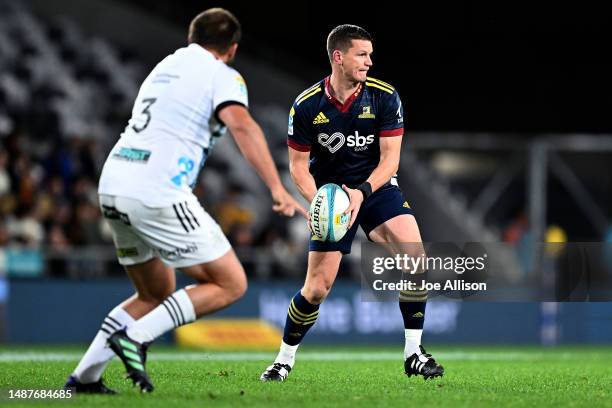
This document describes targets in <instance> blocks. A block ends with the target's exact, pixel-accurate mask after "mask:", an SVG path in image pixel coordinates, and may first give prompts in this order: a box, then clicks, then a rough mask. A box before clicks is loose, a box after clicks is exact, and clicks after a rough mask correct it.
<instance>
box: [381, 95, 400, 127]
mask: <svg viewBox="0 0 612 408" xmlns="http://www.w3.org/2000/svg"><path fill="white" fill-rule="evenodd" d="M379 111H380V112H382V116H381V120H380V127H379V129H378V136H379V137H387V136H402V135H403V134H404V108H403V107H402V101H401V99H400V97H399V94H398V93H397V91H394V92H393V93H392V94H387V93H385V94H384V96H383V98H382V99H381V106H380V109H379Z"/></svg>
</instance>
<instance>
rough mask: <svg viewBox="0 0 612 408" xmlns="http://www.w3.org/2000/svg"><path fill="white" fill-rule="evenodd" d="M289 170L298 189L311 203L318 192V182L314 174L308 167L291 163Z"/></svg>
mask: <svg viewBox="0 0 612 408" xmlns="http://www.w3.org/2000/svg"><path fill="white" fill-rule="evenodd" d="M289 170H290V173H291V178H292V179H293V182H294V183H295V185H296V187H297V189H298V191H299V192H300V194H301V195H302V197H304V198H305V199H306V201H307V202H309V203H310V202H311V201H312V199H313V198H314V196H315V194H316V193H317V184H316V183H315V180H314V178H313V177H312V174H310V171H308V168H303V167H302V166H299V167H298V166H292V165H291V164H290V165H289Z"/></svg>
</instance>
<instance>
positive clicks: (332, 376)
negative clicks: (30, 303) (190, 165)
mask: <svg viewBox="0 0 612 408" xmlns="http://www.w3.org/2000/svg"><path fill="white" fill-rule="evenodd" d="M82 351H83V350H82V349H80V348H75V347H71V348H51V347H47V348H37V349H33V348H25V347H20V348H6V347H5V348H0V388H2V389H3V393H4V394H6V388H20V389H23V388H26V389H32V388H35V389H54V388H59V387H60V386H61V385H62V384H63V383H64V381H65V379H66V377H67V375H68V374H69V373H70V371H71V370H72V369H73V368H74V366H75V365H76V363H77V361H78V359H79V357H80V354H81V353H82ZM429 351H430V352H432V353H434V356H435V357H436V358H437V359H438V361H439V362H441V363H442V364H443V365H444V367H445V369H446V374H445V375H444V377H443V378H441V379H440V378H438V379H435V380H428V381H424V380H423V379H422V378H421V377H419V378H414V377H413V378H407V377H406V376H404V375H403V374H402V373H403V371H402V369H403V368H402V362H401V353H399V354H398V352H397V349H388V348H384V349H381V348H324V349H321V348H312V347H311V348H308V347H306V346H305V347H303V349H302V350H300V354H299V355H298V362H297V364H296V366H295V369H294V371H293V372H292V373H291V375H290V376H289V378H288V380H287V381H286V382H284V383H261V382H259V380H258V378H259V375H260V373H261V371H262V370H263V369H264V368H265V367H266V366H267V365H268V364H269V363H270V362H271V360H272V358H273V356H274V354H273V353H239V352H232V353H229V352H224V353H221V352H211V353H205V352H195V351H178V350H174V349H172V348H163V347H156V348H153V349H152V351H151V353H150V357H149V363H148V370H149V373H150V376H151V378H152V380H153V382H154V383H155V386H156V389H155V391H154V392H153V393H152V394H149V395H141V394H139V393H138V392H137V390H136V389H135V388H132V387H131V385H130V384H129V383H128V382H127V381H126V380H124V379H123V367H122V366H121V364H120V363H118V362H113V363H112V364H111V365H110V366H109V369H108V370H107V372H106V374H105V379H106V382H107V384H108V386H110V387H111V388H114V389H115V390H117V391H119V392H120V395H115V396H78V397H77V398H76V399H73V400H70V401H50V400H46V401H45V402H39V403H21V402H15V401H11V402H8V403H7V401H6V400H5V401H0V404H2V405H4V404H6V406H7V407H8V406H10V407H17V406H43V405H44V406H53V407H61V406H66V407H77V406H79V407H80V406H83V407H98V406H129V407H145V406H146V407H169V406H171V407H178V406H193V407H196V406H197V407H202V406H207V407H235V406H244V407H253V406H265V407H268V408H270V407H277V406H278V407H289V408H297V407H309V408H312V407H318V406H334V407H353V408H354V407H372V406H379V407H395V406H397V407H400V406H402V407H436V408H437V407H447V406H448V407H457V406H470V407H474V406H496V407H506V406H521V407H522V406H538V407H542V406H551V407H552V406H554V407H561V406H585V407H586V406H589V407H601V406H611V407H612V391H611V390H610V384H611V380H612V349H611V348H583V347H580V348H579V347H576V348H556V349H539V348H490V347H461V348H458V347H453V348H450V347H431V349H430V350H429Z"/></svg>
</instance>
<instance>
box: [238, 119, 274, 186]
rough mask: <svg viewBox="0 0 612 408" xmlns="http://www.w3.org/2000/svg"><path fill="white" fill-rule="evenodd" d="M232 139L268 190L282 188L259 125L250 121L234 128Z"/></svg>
mask: <svg viewBox="0 0 612 408" xmlns="http://www.w3.org/2000/svg"><path fill="white" fill-rule="evenodd" d="M232 134H233V136H234V140H236V144H237V145H238V148H239V149H240V152H241V153H242V155H243V156H244V158H245V159H246V160H247V161H248V162H249V163H250V164H251V166H253V167H254V168H255V171H257V174H258V175H259V177H261V179H262V180H263V182H264V183H265V184H266V186H268V188H269V189H270V191H274V190H275V189H278V188H282V183H281V180H280V176H279V175H278V171H277V170H276V165H275V164H274V160H272V155H271V154H270V149H269V148H268V143H267V142H266V139H265V137H264V135H263V132H262V130H261V128H260V127H259V125H257V124H256V123H255V122H252V123H251V124H249V125H248V126H245V127H240V128H237V129H234V131H233V132H232Z"/></svg>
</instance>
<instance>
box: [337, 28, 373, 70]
mask: <svg viewBox="0 0 612 408" xmlns="http://www.w3.org/2000/svg"><path fill="white" fill-rule="evenodd" d="M351 40H367V41H370V42H371V41H372V36H371V35H370V33H368V32H367V31H366V30H364V29H363V28H361V27H359V26H356V25H353V24H342V25H339V26H338V27H336V28H334V29H333V30H331V32H330V33H329V35H328V36H327V55H328V56H329V60H330V61H331V60H332V54H333V53H334V51H335V50H340V51H342V52H346V51H348V49H349V48H351Z"/></svg>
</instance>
